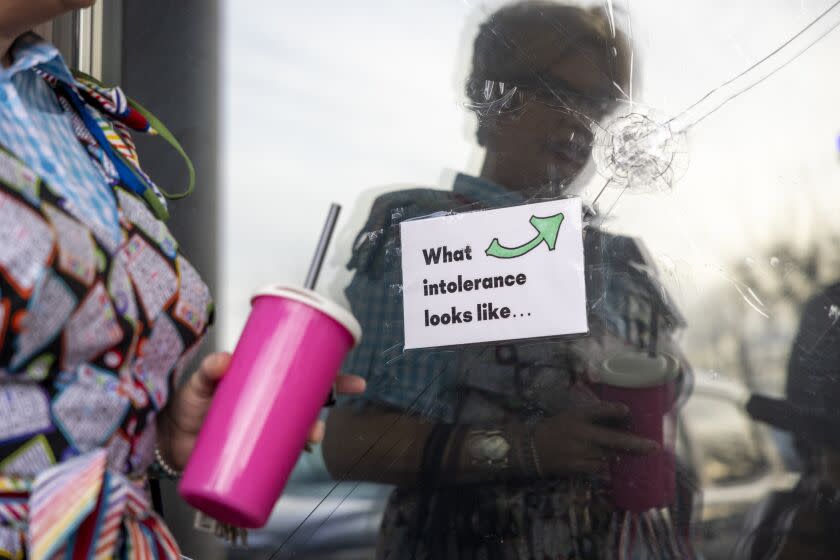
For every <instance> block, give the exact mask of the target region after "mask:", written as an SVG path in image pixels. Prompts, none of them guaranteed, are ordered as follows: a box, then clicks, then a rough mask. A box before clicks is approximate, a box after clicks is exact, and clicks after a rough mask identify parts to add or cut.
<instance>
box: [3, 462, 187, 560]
mask: <svg viewBox="0 0 840 560" xmlns="http://www.w3.org/2000/svg"><path fill="white" fill-rule="evenodd" d="M106 461H107V453H106V452H105V450H102V449H97V450H95V451H92V452H90V453H87V454H85V455H81V456H79V457H76V458H74V459H71V460H69V461H65V462H63V463H59V464H58V465H56V466H55V467H53V468H51V469H48V470H46V471H44V472H42V473H41V474H40V475H39V476H38V477H37V478H36V479H35V482H34V483H33V487H32V490H31V494H27V493H25V492H20V491H17V490H12V489H13V488H16V487H17V486H16V484H15V483H14V482H13V481H10V477H2V476H0V487H2V488H5V489H6V490H0V522H2V523H3V525H5V526H6V527H19V528H20V530H21V532H25V531H26V529H24V527H27V526H28V532H26V534H25V535H23V536H25V538H26V542H27V554H28V556H27V559H28V560H54V559H60V558H65V557H66V558H73V559H76V558H86V559H92V560H110V559H112V558H115V557H117V556H118V555H119V554H120V550H119V549H120V547H124V552H125V553H126V555H125V556H121V557H125V558H131V559H132V560H179V559H180V558H181V553H180V550H179V549H178V545H177V543H176V542H175V539H174V538H173V536H172V534H171V533H170V532H169V530H168V529H167V528H166V525H165V524H164V523H163V521H162V520H161V519H160V517H158V515H157V514H156V513H155V512H154V511H152V509H151V504H150V502H149V498H148V496H147V494H146V492H145V490H144V488H143V487H141V486H138V483H137V482H132V481H130V480H128V479H127V478H125V477H124V476H122V475H120V474H117V473H115V472H113V471H109V470H107V469H106ZM27 504H28V505H27ZM30 508H31V509H30Z"/></svg>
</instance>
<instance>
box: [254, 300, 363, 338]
mask: <svg viewBox="0 0 840 560" xmlns="http://www.w3.org/2000/svg"><path fill="white" fill-rule="evenodd" d="M260 296H274V297H281V298H285V299H291V300H294V301H299V302H300V303H304V304H306V305H308V306H310V307H314V308H315V309H317V310H318V311H320V312H321V313H323V314H324V315H329V316H330V317H332V318H333V319H334V320H335V321H336V322H337V323H339V324H340V325H341V326H343V327H344V328H345V329H347V331H348V332H349V333H350V334H351V335H352V336H353V345H354V346H356V345H358V344H359V342H360V341H361V340H362V326H361V325H359V321H357V320H356V318H355V317H354V316H353V314H352V313H350V312H349V311H347V310H346V309H345V308H343V307H342V306H340V305H338V304H337V303H335V302H334V301H332V300H330V299H327V298H325V297H324V296H322V295H321V294H318V293H316V292H313V291H312V290H307V289H305V288H297V287H294V286H281V285H273V286H266V287H264V288H261V289H259V290H257V292H256V293H255V294H254V296H253V297H252V298H251V303H253V302H254V300H255V299H256V298H258V297H260Z"/></svg>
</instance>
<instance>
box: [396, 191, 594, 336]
mask: <svg viewBox="0 0 840 560" xmlns="http://www.w3.org/2000/svg"><path fill="white" fill-rule="evenodd" d="M400 228H401V229H400V232H401V238H402V273H403V313H404V319H405V348H406V349H410V348H428V347H435V346H451V345H454V344H468V343H473V342H490V341H499V340H517V339H524V338H537V337H546V336H560V335H569V334H577V333H586V332H588V330H589V329H588V323H587V318H586V285H585V281H584V270H583V263H584V261H583V230H582V207H581V202H580V199H579V198H568V199H564V200H557V201H552V202H542V203H538V204H528V205H525V206H514V207H510V208H502V209H499V210H487V211H481V212H470V213H465V214H456V215H453V216H443V217H439V218H428V219H422V220H411V221H406V222H403V223H402V224H400Z"/></svg>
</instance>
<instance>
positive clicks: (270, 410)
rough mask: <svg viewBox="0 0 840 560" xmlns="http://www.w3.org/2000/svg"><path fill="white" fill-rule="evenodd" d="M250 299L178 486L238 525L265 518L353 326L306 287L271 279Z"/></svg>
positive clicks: (355, 338)
mask: <svg viewBox="0 0 840 560" xmlns="http://www.w3.org/2000/svg"><path fill="white" fill-rule="evenodd" d="M251 303H252V308H251V314H250V316H249V318H248V322H247V323H246V325H245V330H244V331H243V332H242V336H241V337H240V339H239V343H238V344H237V346H236V350H235V351H234V353H233V358H232V359H231V362H230V368H229V370H228V371H227V373H226V374H225V376H224V377H223V378H222V381H221V382H220V384H219V387H218V389H217V392H216V395H215V396H214V397H213V402H212V403H211V405H210V410H209V411H208V413H207V417H206V418H205V420H204V424H203V425H202V428H201V432H200V433H199V436H198V440H197V442H196V446H195V449H194V450H193V453H192V455H191V456H190V459H189V462H188V463H187V467H186V469H185V470H184V476H183V478H182V479H181V482H180V484H179V486H178V491H179V493H180V494H181V496H183V498H184V499H185V500H186V501H187V503H189V504H190V505H192V506H193V507H195V508H197V509H199V510H201V511H203V512H204V513H206V514H208V515H210V516H211V517H213V518H215V519H217V520H219V521H222V522H224V523H229V524H231V525H235V526H237V527H246V528H257V527H262V526H264V525H265V523H266V521H268V517H269V515H271V510H272V508H273V507H274V504H275V502H276V501H277V499H278V498H279V497H280V493H281V492H282V491H283V487H284V486H285V485H286V481H287V480H288V478H289V475H290V473H291V472H292V469H293V468H294V466H295V463H296V462H297V459H298V457H299V456H300V453H301V450H302V449H303V447H304V445H305V444H306V438H307V435H308V433H309V429H310V427H311V426H312V424H313V423H314V422H315V421H316V420H317V418H318V413H319V411H320V410H321V408H322V407H323V405H324V402H325V401H326V399H327V396H328V395H329V393H330V390H331V387H332V384H333V382H334V381H335V377H336V375H337V374H338V371H339V368H340V367H341V363H342V361H343V360H344V357H345V356H346V355H347V353H348V352H349V351H350V350H351V349H352V348H353V346H354V345H355V344H357V343H358V342H359V339H360V338H361V327H360V326H359V323H358V322H357V321H356V319H355V318H354V317H353V316H352V315H351V314H350V313H349V312H348V311H346V310H344V309H343V308H341V307H340V306H338V305H337V304H335V303H333V302H331V301H330V300H328V299H326V298H324V297H322V296H320V295H318V294H316V293H315V292H313V291H310V290H304V289H300V288H288V287H270V288H266V289H264V290H261V291H259V292H258V293H257V294H256V295H255V296H254V297H253V299H252V300H251Z"/></svg>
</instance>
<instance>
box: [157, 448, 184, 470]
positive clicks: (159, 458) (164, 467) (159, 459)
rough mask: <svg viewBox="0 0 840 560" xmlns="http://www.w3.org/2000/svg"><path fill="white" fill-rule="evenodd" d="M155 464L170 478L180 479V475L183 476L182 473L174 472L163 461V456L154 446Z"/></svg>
mask: <svg viewBox="0 0 840 560" xmlns="http://www.w3.org/2000/svg"><path fill="white" fill-rule="evenodd" d="M155 463H157V466H158V467H159V468H160V470H162V471H163V472H164V473H165V474H166V475H167V476H169V477H171V478H181V475H182V474H184V473H183V471H179V470H176V469H174V468H172V467H171V466H170V465H169V463H167V462H166V461H164V460H163V455H162V454H161V452H160V448H159V447H158V446H157V445H156V446H155Z"/></svg>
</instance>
